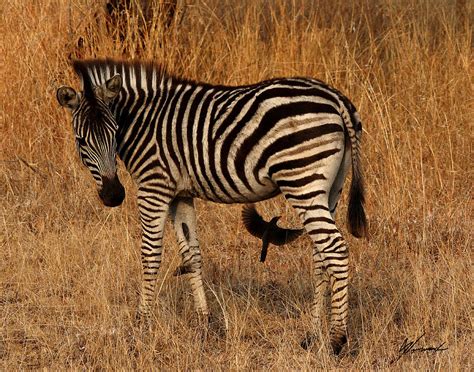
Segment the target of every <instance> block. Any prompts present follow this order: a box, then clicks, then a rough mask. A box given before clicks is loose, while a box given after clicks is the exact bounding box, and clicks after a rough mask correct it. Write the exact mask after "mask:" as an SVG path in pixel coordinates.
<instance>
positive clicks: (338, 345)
mask: <svg viewBox="0 0 474 372" xmlns="http://www.w3.org/2000/svg"><path fill="white" fill-rule="evenodd" d="M346 343H347V337H346V335H342V336H339V337H337V338H332V339H331V347H332V352H333V353H334V355H339V354H340V353H341V350H342V348H343V347H344V345H345V344H346Z"/></svg>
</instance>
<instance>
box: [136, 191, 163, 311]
mask: <svg viewBox="0 0 474 372" xmlns="http://www.w3.org/2000/svg"><path fill="white" fill-rule="evenodd" d="M170 201H171V200H170ZM138 209H139V212H140V220H141V225H142V246H141V261H142V269H143V278H142V286H141V292H140V303H139V305H138V315H139V317H140V318H142V319H143V318H144V319H146V318H148V317H149V314H150V311H151V309H152V304H153V303H154V299H155V292H156V282H157V278H158V270H159V268H160V266H161V256H162V251H163V248H162V240H163V230H164V227H165V222H166V217H167V215H168V209H169V203H166V202H164V201H163V200H162V199H160V201H158V199H156V198H154V197H151V196H147V197H141V195H140V192H139V195H138Z"/></svg>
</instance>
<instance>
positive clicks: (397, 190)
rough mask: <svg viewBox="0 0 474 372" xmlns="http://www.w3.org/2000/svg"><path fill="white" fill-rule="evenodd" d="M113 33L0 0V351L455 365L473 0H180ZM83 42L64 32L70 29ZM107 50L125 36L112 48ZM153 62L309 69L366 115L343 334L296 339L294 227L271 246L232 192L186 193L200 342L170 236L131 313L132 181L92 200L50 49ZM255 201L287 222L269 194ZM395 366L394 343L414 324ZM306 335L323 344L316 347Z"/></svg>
mask: <svg viewBox="0 0 474 372" xmlns="http://www.w3.org/2000/svg"><path fill="white" fill-rule="evenodd" d="M178 4H179V13H178V15H177V18H176V24H175V25H174V27H173V28H172V29H170V30H164V29H163V27H162V26H160V24H159V23H158V22H155V23H154V25H153V29H152V30H151V33H150V37H149V38H147V39H146V40H145V41H144V42H143V43H142V42H141V41H140V40H139V38H138V36H137V35H138V32H137V29H138V26H137V25H138V22H137V21H136V19H131V20H130V21H129V22H128V23H127V24H128V27H129V30H130V31H129V34H128V37H127V39H126V40H125V41H124V42H123V44H120V43H119V42H118V41H116V40H114V38H113V35H112V36H111V35H110V33H108V32H107V30H106V27H105V24H104V21H103V16H101V15H100V11H99V13H97V12H98V10H99V9H100V8H99V5H97V4H96V2H95V1H92V0H69V1H66V0H64V1H54V0H41V1H40V0H38V1H32V0H30V1H20V0H3V1H1V2H0V14H1V15H2V16H1V18H0V35H2V36H1V38H0V55H1V57H0V60H1V65H0V66H1V67H0V73H1V75H0V125H1V127H0V145H1V156H0V176H1V178H0V200H1V205H0V213H1V215H0V224H1V228H0V247H1V249H0V368H2V369H5V370H9V369H12V368H43V367H45V368H50V369H59V368H65V367H68V368H126V369H132V368H134V369H150V368H158V367H159V368H163V369H172V370H194V369H203V370H214V369H217V370H227V369H231V370H247V369H253V370H258V369H271V370H292V369H299V370H309V369H336V368H340V369H342V368H344V369H353V370H359V369H379V368H393V369H397V370H412V369H416V370H418V369H421V370H443V371H445V370H472V368H473V367H472V364H473V363H472V360H473V359H472V350H473V346H474V345H473V339H472V326H473V317H472V300H473V297H472V289H473V288H472V287H473V280H472V279H473V275H472V226H473V218H472V217H473V215H472V212H473V202H472V185H473V168H472V164H473V152H472V146H473V141H472V134H473V128H472V118H473V110H472V108H473V107H472V97H473V89H472V76H473V74H472V73H473V71H472V15H473V7H472V2H469V1H457V2H455V1H448V0H446V1H442V0H434V1H433V0H398V1H396V0H393V1H378V0H360V1H355V2H348V1H345V0H337V1H331V2H329V1H323V0H320V1H310V0H293V1H289V0H288V1H284V0H274V1H264V0H260V1H253V0H248V1H239V2H236V1H230V0H228V1H218V0H208V1H203V0H199V1H195V2H191V1H185V2H184V1H180V2H179V3H178ZM80 36H81V37H82V38H83V40H84V43H83V44H84V45H83V47H82V49H81V50H79V51H78V50H77V48H76V47H75V45H76V43H77V40H78V38H79V37H80ZM124 50H125V52H124ZM75 53H76V54H81V55H83V56H85V57H90V56H114V57H120V56H121V55H122V53H125V54H126V55H127V58H140V57H141V58H145V59H154V60H157V61H160V62H161V63H163V64H165V65H167V66H168V67H169V69H170V70H171V71H172V72H174V73H176V74H181V75H184V76H186V77H188V78H193V79H198V80H204V81H209V82H213V83H219V84H242V83H247V82H256V81H258V80H261V79H264V78H269V77H273V76H283V75H307V76H314V77H318V78H321V79H323V80H326V81H327V82H328V83H330V84H332V85H334V86H336V87H338V88H339V89H341V90H342V91H344V92H345V93H346V94H347V95H348V96H349V97H350V98H351V100H352V101H353V102H354V103H355V104H356V106H357V107H358V109H359V111H360V113H361V115H362V118H363V122H364V138H363V141H364V143H363V161H364V166H365V174H366V184H367V200H368V203H367V211H368V215H369V217H370V231H371V235H370V240H368V241H366V240H356V239H353V238H352V237H350V236H349V235H348V234H347V233H346V231H347V230H346V228H345V225H344V216H345V212H346V207H345V205H344V204H345V203H342V205H341V207H340V211H339V215H338V220H339V222H340V223H339V225H340V226H341V228H342V230H343V232H344V233H345V236H347V239H348V243H349V245H350V252H351V264H350V265H351V276H352V281H351V287H350V295H351V297H350V305H351V306H350V307H351V318H350V323H349V325H350V340H349V345H348V348H347V350H346V351H345V352H344V353H343V355H342V356H341V357H340V358H333V357H331V356H330V355H329V353H328V352H327V350H326V349H325V348H324V347H322V348H319V346H318V345H317V346H316V347H315V348H314V349H313V350H312V351H310V352H306V351H304V350H302V349H301V348H300V347H299V341H300V339H301V338H302V337H303V335H304V333H305V330H306V329H307V327H308V326H309V324H310V319H309V317H308V309H309V306H310V301H311V297H312V291H313V286H312V281H311V260H310V251H311V244H310V242H309V239H308V238H302V239H300V240H298V241H297V242H295V243H293V244H292V245H290V246H288V247H283V248H272V249H271V251H270V252H269V257H268V260H267V262H266V263H265V265H262V264H260V263H259V262H258V259H257V257H258V254H259V243H258V241H256V240H255V239H253V238H252V237H250V236H249V235H248V234H247V233H246V232H245V231H244V229H243V227H242V224H241V222H240V218H239V214H240V207H239V206H225V205H215V204H210V203H206V202H198V218H199V225H200V228H199V230H200V231H199V233H200V237H201V239H200V241H201V245H202V251H203V255H204V280H205V285H206V292H207V294H208V298H209V301H210V307H211V311H212V313H213V316H214V322H213V324H212V325H211V330H210V332H209V337H208V339H207V342H202V340H201V337H200V332H199V327H198V325H197V322H196V319H195V317H194V312H193V309H192V298H191V295H190V289H189V287H188V284H187V281H186V279H185V278H178V279H177V278H174V277H172V275H171V273H172V272H173V270H174V268H175V267H176V265H177V264H178V262H179V259H178V255H177V245H176V244H175V242H174V233H173V232H172V231H171V229H169V230H167V231H166V237H165V241H166V254H165V256H164V264H163V269H162V271H161V275H160V279H162V280H163V282H162V283H163V284H162V285H160V289H159V294H158V295H157V298H158V300H157V304H156V311H155V313H154V317H155V318H156V319H155V322H154V323H153V326H152V329H151V330H150V331H148V332H145V331H143V330H140V329H137V328H136V327H135V326H134V325H133V324H134V323H133V318H134V312H135V306H136V304H137V299H138V293H137V291H138V288H139V282H140V275H141V269H140V260H139V239H140V229H139V223H138V219H137V209H136V202H135V199H134V192H135V191H134V185H133V183H132V182H131V180H130V179H129V178H128V176H125V175H122V179H123V180H124V183H125V186H126V188H127V191H128V195H127V199H126V202H125V204H124V205H123V206H122V207H120V208H118V209H107V208H105V207H103V206H102V205H100V202H99V201H98V198H97V197H96V191H95V187H94V183H93V181H92V178H91V176H90V174H89V173H88V171H87V170H85V169H84V168H83V167H82V166H81V165H80V163H79V161H78V158H77V155H76V153H75V149H74V144H73V136H72V130H71V124H70V120H69V118H68V117H67V115H66V113H65V112H64V111H63V110H62V109H60V108H59V107H58V104H57V103H56V101H55V90H56V88H57V87H58V86H59V85H60V84H63V83H68V84H73V85H74V86H76V87H77V86H78V82H77V79H76V77H75V76H74V75H73V73H72V71H71V68H70V66H69V64H68V56H70V55H74V54H75ZM260 209H261V210H262V211H263V212H264V214H265V215H266V216H267V217H269V216H273V215H275V214H276V213H279V214H281V213H283V214H284V215H285V216H286V219H285V220H284V221H283V223H284V224H286V225H291V226H296V225H298V224H299V221H298V220H297V219H296V218H295V215H294V214H293V213H292V211H291V210H290V209H289V207H288V205H287V204H285V203H284V201H283V200H282V199H281V198H277V199H274V200H272V201H268V202H265V203H263V204H262V205H261V206H260ZM423 333H424V334H425V336H424V337H423V338H422V339H421V340H420V342H419V344H418V345H417V347H426V346H438V345H439V344H441V343H442V342H445V343H446V344H445V345H446V346H447V347H448V350H446V351H443V352H415V353H408V354H407V355H404V356H402V357H401V358H400V359H399V360H398V361H397V362H396V363H393V364H390V362H391V361H392V360H394V358H396V357H397V355H398V352H399V347H400V345H401V344H402V343H403V341H404V340H405V338H408V339H410V340H414V339H415V338H416V337H417V336H420V335H422V334H423ZM322 345H323V344H322Z"/></svg>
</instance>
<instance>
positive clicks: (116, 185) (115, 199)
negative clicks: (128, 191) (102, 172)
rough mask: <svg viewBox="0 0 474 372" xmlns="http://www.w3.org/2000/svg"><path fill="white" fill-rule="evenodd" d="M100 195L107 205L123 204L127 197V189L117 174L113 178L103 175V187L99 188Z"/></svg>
mask: <svg viewBox="0 0 474 372" xmlns="http://www.w3.org/2000/svg"><path fill="white" fill-rule="evenodd" d="M99 197H100V199H101V200H102V202H103V203H104V205H105V206H107V207H117V206H119V205H120V204H122V202H123V200H124V199H125V189H124V188H123V186H122V184H121V183H120V180H119V179H118V177H117V175H115V177H113V178H108V177H102V188H101V189H100V190H99Z"/></svg>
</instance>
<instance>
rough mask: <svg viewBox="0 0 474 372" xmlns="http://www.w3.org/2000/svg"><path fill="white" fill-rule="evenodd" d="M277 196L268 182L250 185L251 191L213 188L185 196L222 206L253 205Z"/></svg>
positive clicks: (271, 184) (275, 188)
mask: <svg viewBox="0 0 474 372" xmlns="http://www.w3.org/2000/svg"><path fill="white" fill-rule="evenodd" d="M278 194H280V190H279V189H278V186H277V185H275V184H274V183H273V182H270V181H268V182H266V183H263V184H255V185H251V189H249V188H242V187H241V188H239V189H238V190H230V189H225V190H223V189H219V188H217V187H215V188H213V189H211V188H209V189H206V190H204V191H201V192H199V191H198V190H196V189H194V190H192V191H189V192H187V195H189V196H192V197H196V198H199V199H202V200H208V201H212V202H215V203H224V204H234V203H254V202H259V201H262V200H266V199H270V198H273V197H274V196H277V195H278Z"/></svg>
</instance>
